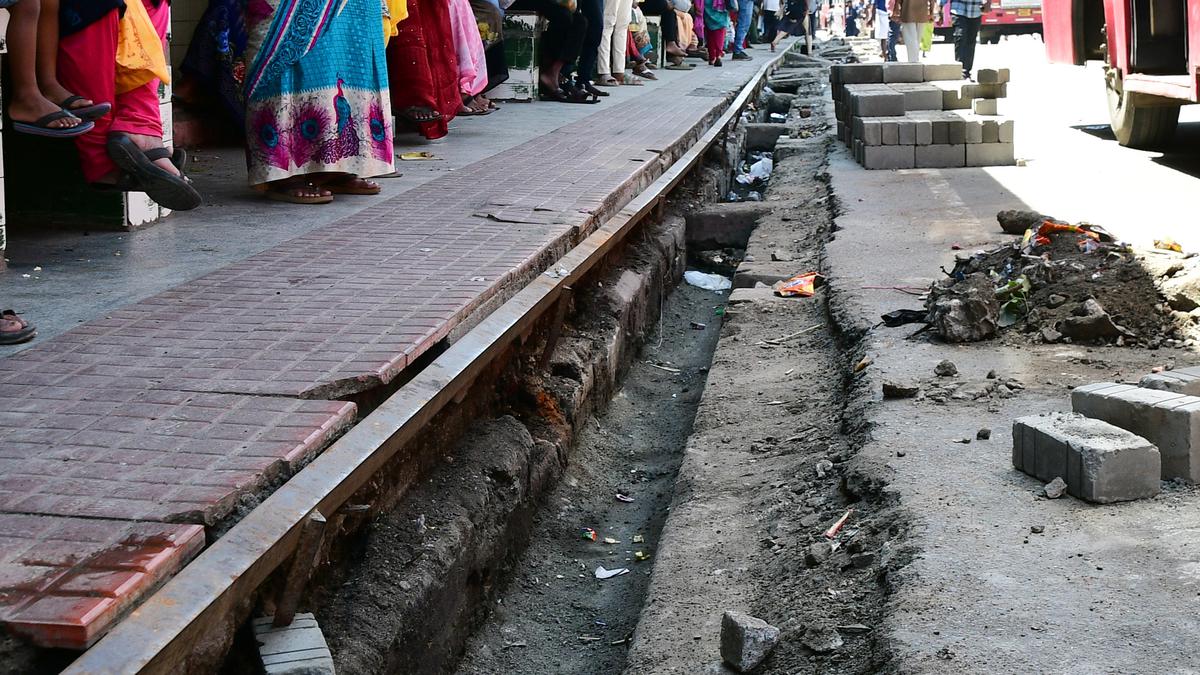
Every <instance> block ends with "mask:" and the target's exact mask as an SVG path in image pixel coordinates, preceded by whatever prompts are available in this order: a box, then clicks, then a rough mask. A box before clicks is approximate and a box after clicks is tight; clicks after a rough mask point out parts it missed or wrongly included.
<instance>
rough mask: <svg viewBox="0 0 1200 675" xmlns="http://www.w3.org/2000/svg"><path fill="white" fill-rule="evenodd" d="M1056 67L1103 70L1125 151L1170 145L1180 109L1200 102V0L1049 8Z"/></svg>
mask: <svg viewBox="0 0 1200 675" xmlns="http://www.w3.org/2000/svg"><path fill="white" fill-rule="evenodd" d="M1043 19H1044V21H1045V40H1046V53H1047V55H1048V56H1049V57H1050V60H1051V61H1055V62H1059V63H1074V64H1076V65H1082V64H1083V63H1084V62H1085V61H1089V60H1101V61H1103V62H1104V72H1105V75H1104V84H1105V87H1106V88H1107V90H1108V110H1109V119H1110V122H1111V124H1112V130H1113V135H1114V136H1116V137H1117V141H1118V142H1119V143H1120V144H1121V145H1126V146H1129V147H1134V148H1153V147H1160V146H1162V145H1165V144H1167V143H1169V142H1170V141H1171V139H1172V138H1173V137H1174V135H1175V128H1176V126H1177V125H1178V123H1179V107H1180V106H1181V105H1184V104H1187V103H1196V102H1198V101H1200V0H1121V1H1120V2H1117V1H1116V0H1045V12H1044V16H1043Z"/></svg>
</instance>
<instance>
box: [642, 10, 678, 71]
mask: <svg viewBox="0 0 1200 675" xmlns="http://www.w3.org/2000/svg"><path fill="white" fill-rule="evenodd" d="M642 13H643V14H646V15H647V16H657V17H659V18H660V19H661V20H660V22H659V29H660V30H661V31H662V40H663V50H664V51H666V53H667V56H674V57H679V58H682V57H684V56H687V52H685V51H684V50H683V49H682V48H681V47H680V46H679V26H678V25H677V24H676V22H675V21H674V20H673V19H674V18H675V8H674V6H672V5H671V3H670V2H668V1H667V0H645V1H644V2H642Z"/></svg>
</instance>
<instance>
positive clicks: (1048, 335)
mask: <svg viewBox="0 0 1200 675" xmlns="http://www.w3.org/2000/svg"><path fill="white" fill-rule="evenodd" d="M1062 339H1063V334H1062V333H1060V332H1058V331H1056V330H1054V329H1053V328H1050V327H1049V326H1046V327H1045V328H1043V329H1042V342H1045V343H1046V344H1048V345H1051V344H1054V343H1056V342H1059V341H1061V340H1062Z"/></svg>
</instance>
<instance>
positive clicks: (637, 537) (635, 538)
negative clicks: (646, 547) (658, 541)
mask: <svg viewBox="0 0 1200 675" xmlns="http://www.w3.org/2000/svg"><path fill="white" fill-rule="evenodd" d="M645 541H646V538H645V537H643V536H642V535H640V534H635V535H633V543H635V544H642V543H645Z"/></svg>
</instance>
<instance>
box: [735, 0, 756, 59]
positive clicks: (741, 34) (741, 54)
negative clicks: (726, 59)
mask: <svg viewBox="0 0 1200 675" xmlns="http://www.w3.org/2000/svg"><path fill="white" fill-rule="evenodd" d="M754 4H755V3H754V0H739V2H738V11H737V25H736V26H734V29H733V60H734V61H750V60H751V59H753V58H754V57H753V56H750V55H749V54H747V53H746V36H747V35H748V34H749V33H750V22H751V21H753V20H754Z"/></svg>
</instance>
